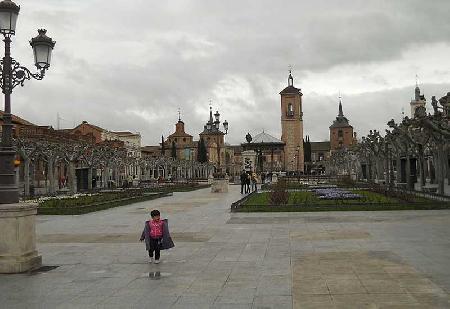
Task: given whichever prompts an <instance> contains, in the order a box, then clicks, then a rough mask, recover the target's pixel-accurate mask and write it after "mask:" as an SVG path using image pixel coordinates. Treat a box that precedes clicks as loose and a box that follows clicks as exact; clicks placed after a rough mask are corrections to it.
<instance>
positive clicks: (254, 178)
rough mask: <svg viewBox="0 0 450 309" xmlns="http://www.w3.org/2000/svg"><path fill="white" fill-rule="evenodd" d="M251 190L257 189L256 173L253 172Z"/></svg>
mask: <svg viewBox="0 0 450 309" xmlns="http://www.w3.org/2000/svg"><path fill="white" fill-rule="evenodd" d="M251 181H252V192H253V191H257V190H258V175H256V173H255V172H253V173H252V179H251Z"/></svg>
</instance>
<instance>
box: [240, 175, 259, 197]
mask: <svg viewBox="0 0 450 309" xmlns="http://www.w3.org/2000/svg"><path fill="white" fill-rule="evenodd" d="M240 180H241V194H248V193H250V192H254V191H258V175H256V173H255V172H252V171H245V170H243V171H242V173H241V176H240Z"/></svg>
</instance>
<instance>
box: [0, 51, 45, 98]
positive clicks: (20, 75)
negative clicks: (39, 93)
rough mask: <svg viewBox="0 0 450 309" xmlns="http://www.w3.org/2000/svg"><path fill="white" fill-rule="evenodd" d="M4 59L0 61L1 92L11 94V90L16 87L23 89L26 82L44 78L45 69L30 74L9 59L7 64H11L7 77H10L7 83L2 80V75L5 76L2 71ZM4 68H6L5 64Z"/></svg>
mask: <svg viewBox="0 0 450 309" xmlns="http://www.w3.org/2000/svg"><path fill="white" fill-rule="evenodd" d="M5 58H6V57H5ZM5 61H7V60H6V59H4V60H2V61H0V72H1V73H0V75H1V76H0V86H1V88H2V89H3V92H4V93H5V92H7V91H8V90H9V93H11V92H12V90H13V89H14V88H15V87H17V86H19V85H20V86H21V87H23V85H24V83H25V81H26V80H31V79H32V78H33V79H36V80H42V79H43V78H44V76H45V69H41V70H40V71H38V72H36V73H32V72H31V71H30V70H29V69H28V68H26V67H24V66H21V65H20V63H19V62H17V61H16V60H14V59H12V58H9V63H10V64H11V66H10V67H11V70H10V71H9V74H7V75H9V76H11V78H10V81H9V83H8V82H7V81H6V80H5V79H4V78H3V75H5V72H4V70H3V67H4V65H5ZM6 66H8V65H7V64H6Z"/></svg>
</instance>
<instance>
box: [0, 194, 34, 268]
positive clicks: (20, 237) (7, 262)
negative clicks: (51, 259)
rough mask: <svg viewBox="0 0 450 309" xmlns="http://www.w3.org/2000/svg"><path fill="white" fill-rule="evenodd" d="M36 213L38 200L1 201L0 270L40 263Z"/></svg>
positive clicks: (30, 266) (28, 266) (31, 266)
mask: <svg viewBox="0 0 450 309" xmlns="http://www.w3.org/2000/svg"><path fill="white" fill-rule="evenodd" d="M36 214H37V205H36V204H29V203H16V204H0V273H2V274H13V273H21V272H25V271H29V270H33V269H37V268H39V267H41V265H42V257H41V256H40V255H38V252H37V251H36V223H35V220H36Z"/></svg>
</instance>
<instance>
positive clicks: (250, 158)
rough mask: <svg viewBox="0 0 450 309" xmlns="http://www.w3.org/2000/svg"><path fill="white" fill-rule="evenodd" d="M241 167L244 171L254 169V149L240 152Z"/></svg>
mask: <svg viewBox="0 0 450 309" xmlns="http://www.w3.org/2000/svg"><path fill="white" fill-rule="evenodd" d="M242 164H243V166H242V169H243V170H246V171H250V170H251V171H254V172H255V171H256V151H254V150H245V151H243V152H242Z"/></svg>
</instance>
